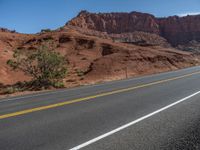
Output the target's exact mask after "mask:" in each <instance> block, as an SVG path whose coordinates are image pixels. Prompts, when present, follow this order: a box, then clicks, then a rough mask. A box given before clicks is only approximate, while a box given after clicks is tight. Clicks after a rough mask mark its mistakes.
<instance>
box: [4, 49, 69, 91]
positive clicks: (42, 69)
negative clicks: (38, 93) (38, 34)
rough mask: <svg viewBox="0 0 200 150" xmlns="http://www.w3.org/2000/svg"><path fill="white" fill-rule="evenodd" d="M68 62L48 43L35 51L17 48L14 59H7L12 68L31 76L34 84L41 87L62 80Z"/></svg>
mask: <svg viewBox="0 0 200 150" xmlns="http://www.w3.org/2000/svg"><path fill="white" fill-rule="evenodd" d="M67 63H68V62H67V60H66V59H65V58H64V57H63V56H61V55H60V54H59V53H57V52H55V50H54V49H52V48H50V47H49V46H47V45H42V46H41V47H39V48H38V49H37V50H33V51H30V50H26V49H25V50H15V52H14V54H13V59H10V60H8V61H7V64H8V65H9V66H10V67H11V68H12V69H14V70H20V71H23V72H24V73H25V74H27V75H29V76H31V77H32V79H33V81H32V83H31V84H33V86H34V85H35V86H37V87H41V88H43V87H45V88H47V87H49V86H52V83H57V82H61V81H62V79H63V78H65V76H66V74H67V68H66V64H67Z"/></svg>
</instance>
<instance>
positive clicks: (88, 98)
mask: <svg viewBox="0 0 200 150" xmlns="http://www.w3.org/2000/svg"><path fill="white" fill-rule="evenodd" d="M195 74H200V71H198V72H193V73H190V74H186V75H182V76H178V77H174V78H169V79H164V80H159V81H155V82H151V83H147V84H142V85H138V86H134V87H129V88H124V89H120V90H114V91H110V92H105V93H101V94H97V95H92V96H88V97H83V98H78V99H74V100H69V101H65V102H60V103H56V104H50V105H47V106H41V107H36V108H30V109H26V110H22V111H17V112H13V113H8V114H4V115H0V119H5V118H10V117H15V116H20V115H24V114H28V113H32V112H37V111H42V110H47V109H51V108H56V107H60V106H64V105H69V104H73V103H78V102H82V101H87V100H91V99H95V98H98V97H103V96H108V95H112V94H117V93H122V92H127V91H131V90H135V89H140V88H144V87H148V86H152V85H157V84H161V83H166V82H169V81H174V80H178V79H181V78H185V77H189V76H192V75H195Z"/></svg>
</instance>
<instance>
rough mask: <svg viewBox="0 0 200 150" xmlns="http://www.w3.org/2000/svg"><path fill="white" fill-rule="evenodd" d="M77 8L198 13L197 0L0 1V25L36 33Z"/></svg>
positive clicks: (199, 1)
mask: <svg viewBox="0 0 200 150" xmlns="http://www.w3.org/2000/svg"><path fill="white" fill-rule="evenodd" d="M81 10H87V11H89V12H131V11H139V12H145V13H151V14H153V15H155V16H157V17H166V16H172V15H179V16H184V15H187V14H200V0H0V27H5V28H8V29H11V30H16V31H17V32H20V33H37V32H39V31H40V30H41V29H47V28H50V29H56V28H59V27H61V26H63V25H64V24H65V23H66V22H67V21H69V20H70V19H72V18H73V17H75V16H76V15H77V14H78V13H79V12H80V11H81Z"/></svg>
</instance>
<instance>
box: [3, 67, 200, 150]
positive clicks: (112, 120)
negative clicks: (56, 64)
mask: <svg viewBox="0 0 200 150" xmlns="http://www.w3.org/2000/svg"><path fill="white" fill-rule="evenodd" d="M199 108H200V67H192V68H187V69H183V70H178V71H174V72H167V73H161V74H156V75H150V76H144V77H139V78H133V79H127V80H120V81H112V82H107V83H102V84H98V85H88V86H82V87H78V88H72V89H63V90H58V91H53V92H46V93H40V94H32V95H27V96H21V97H20V96H19V97H13V98H7V99H1V100H0V150H67V149H72V150H76V149H86V150H133V149H134V150H137V149H138V150H147V149H148V150H157V149H158V150H159V149H164V150H165V149H166V150H168V149H169V150H171V149H180V150H182V149H200V136H199V135H200V126H199V124H200V109H199Z"/></svg>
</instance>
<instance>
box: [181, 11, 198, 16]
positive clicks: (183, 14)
mask: <svg viewBox="0 0 200 150" xmlns="http://www.w3.org/2000/svg"><path fill="white" fill-rule="evenodd" d="M187 15H200V12H188V13H182V14H178V16H180V17H183V16H187Z"/></svg>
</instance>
